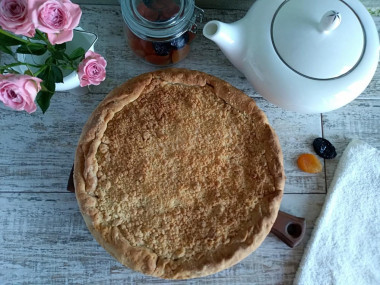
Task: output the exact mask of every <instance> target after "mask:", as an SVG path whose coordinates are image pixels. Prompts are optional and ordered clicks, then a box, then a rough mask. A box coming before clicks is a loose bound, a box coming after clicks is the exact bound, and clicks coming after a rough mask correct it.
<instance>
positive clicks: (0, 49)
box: [0, 45, 13, 55]
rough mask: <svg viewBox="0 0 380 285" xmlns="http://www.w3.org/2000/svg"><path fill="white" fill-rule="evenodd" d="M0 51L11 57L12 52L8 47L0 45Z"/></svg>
mask: <svg viewBox="0 0 380 285" xmlns="http://www.w3.org/2000/svg"><path fill="white" fill-rule="evenodd" d="M0 51H2V52H4V53H6V54H10V55H13V52H12V50H11V49H10V48H9V47H7V46H4V45H0Z"/></svg>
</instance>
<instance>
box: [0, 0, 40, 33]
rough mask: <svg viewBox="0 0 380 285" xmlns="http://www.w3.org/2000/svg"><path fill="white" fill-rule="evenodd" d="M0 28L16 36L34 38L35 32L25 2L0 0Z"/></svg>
mask: <svg viewBox="0 0 380 285" xmlns="http://www.w3.org/2000/svg"><path fill="white" fill-rule="evenodd" d="M0 26H1V27H2V28H3V29H4V30H7V31H10V32H12V33H15V34H17V35H24V36H28V37H34V34H35V32H36V30H35V28H34V25H33V22H32V20H31V17H30V13H29V10H28V1H27V0H0Z"/></svg>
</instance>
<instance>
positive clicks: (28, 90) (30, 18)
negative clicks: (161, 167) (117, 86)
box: [0, 0, 107, 113]
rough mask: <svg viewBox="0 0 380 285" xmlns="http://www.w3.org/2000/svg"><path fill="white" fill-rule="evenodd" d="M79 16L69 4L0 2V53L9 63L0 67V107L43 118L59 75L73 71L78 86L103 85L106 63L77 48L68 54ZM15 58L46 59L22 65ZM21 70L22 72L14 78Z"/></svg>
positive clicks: (49, 0) (53, 0) (60, 79)
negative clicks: (38, 108) (37, 110)
mask: <svg viewBox="0 0 380 285" xmlns="http://www.w3.org/2000/svg"><path fill="white" fill-rule="evenodd" d="M81 15H82V11H81V9H80V7H79V5H77V4H74V3H72V2H71V1H69V0H0V27H1V28H0V52H2V53H5V54H8V55H9V56H8V58H11V59H13V60H14V62H12V63H4V64H3V65H1V66H0V101H2V102H3V103H4V104H5V105H6V106H9V107H11V108H12V109H15V110H19V111H21V110H25V111H27V112H28V113H32V112H34V111H35V110H36V109H37V106H36V103H37V104H38V106H39V107H40V108H41V110H42V112H44V113H45V112H46V110H47V109H48V108H49V105H50V99H51V98H52V96H53V94H54V92H55V84H56V83H60V82H63V74H64V72H65V71H67V70H69V71H76V72H77V74H78V77H79V81H80V86H82V87H84V86H87V85H91V84H92V85H98V84H100V82H102V81H103V80H104V79H105V76H106V71H105V67H106V65H107V62H106V60H105V59H104V58H103V57H102V56H100V55H99V54H97V53H95V52H93V51H90V50H89V51H87V52H86V51H85V50H84V49H83V48H81V47H79V48H76V49H74V50H73V51H71V52H70V53H68V52H67V51H66V43H67V42H70V41H71V40H72V39H73V30H74V28H75V27H76V26H77V25H78V24H79V21H80V18H81ZM19 54H25V55H30V56H41V55H47V58H46V60H45V61H44V62H43V63H37V61H32V63H31V62H24V61H23V60H20V57H19V56H17V55H19ZM20 67H24V70H25V71H24V72H20Z"/></svg>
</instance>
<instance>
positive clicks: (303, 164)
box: [297, 153, 322, 173]
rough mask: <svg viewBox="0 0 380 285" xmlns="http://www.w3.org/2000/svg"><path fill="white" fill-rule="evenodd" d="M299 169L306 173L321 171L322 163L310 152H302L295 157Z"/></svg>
mask: <svg viewBox="0 0 380 285" xmlns="http://www.w3.org/2000/svg"><path fill="white" fill-rule="evenodd" d="M297 165H298V167H299V169H301V170H302V171H305V172H307V173H319V172H321V171H322V164H321V162H320V161H319V159H318V157H316V156H315V155H314V154H311V153H303V154H301V155H300V156H299V157H298V159H297Z"/></svg>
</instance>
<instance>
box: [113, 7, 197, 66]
mask: <svg viewBox="0 0 380 285" xmlns="http://www.w3.org/2000/svg"><path fill="white" fill-rule="evenodd" d="M120 2H121V11H122V15H123V18H124V24H125V25H124V28H125V34H126V38H127V42H128V45H129V47H130V48H131V50H132V51H133V52H134V53H135V54H136V55H137V56H138V57H140V58H142V59H143V60H144V61H145V62H148V63H150V64H154V65H160V66H166V65H171V64H175V63H177V62H179V61H181V60H182V59H184V58H185V57H186V56H187V55H188V53H189V52H190V43H191V42H192V40H193V39H194V37H195V33H196V29H197V23H199V22H201V21H202V17H203V10H202V9H199V8H198V7H196V6H195V4H194V0H121V1H120Z"/></svg>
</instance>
